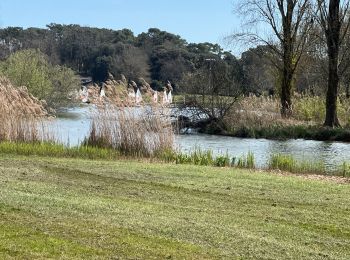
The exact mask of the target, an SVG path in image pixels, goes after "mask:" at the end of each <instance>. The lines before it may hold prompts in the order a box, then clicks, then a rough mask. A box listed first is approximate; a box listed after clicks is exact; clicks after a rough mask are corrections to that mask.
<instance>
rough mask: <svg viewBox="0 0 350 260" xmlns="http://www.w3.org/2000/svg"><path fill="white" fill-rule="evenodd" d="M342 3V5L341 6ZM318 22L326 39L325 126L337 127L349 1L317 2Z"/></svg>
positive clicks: (322, 0) (319, 0) (330, 0)
mask: <svg viewBox="0 0 350 260" xmlns="http://www.w3.org/2000/svg"><path fill="white" fill-rule="evenodd" d="M341 3H342V5H341ZM317 7H318V9H317V11H318V16H317V18H318V21H319V23H320V25H321V26H322V28H323V32H324V36H325V38H326V45H327V55H328V87H327V97H326V117H325V122H324V125H325V126H329V127H339V126H340V123H339V120H338V116H337V100H338V91H339V82H340V72H339V63H340V51H341V46H342V44H343V42H344V39H345V37H346V35H347V32H348V29H349V26H350V23H349V17H348V11H349V1H341V0H329V1H328V0H317Z"/></svg>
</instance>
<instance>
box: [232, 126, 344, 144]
mask: <svg viewBox="0 0 350 260" xmlns="http://www.w3.org/2000/svg"><path fill="white" fill-rule="evenodd" d="M225 134H226V135H229V136H236V137H242V138H266V139H281V140H286V139H291V138H294V139H308V140H318V141H343V142H350V129H349V128H327V127H321V126H306V125H295V126H279V125H273V126H270V127H258V128H256V127H241V128H237V129H231V130H230V131H229V132H227V133H225Z"/></svg>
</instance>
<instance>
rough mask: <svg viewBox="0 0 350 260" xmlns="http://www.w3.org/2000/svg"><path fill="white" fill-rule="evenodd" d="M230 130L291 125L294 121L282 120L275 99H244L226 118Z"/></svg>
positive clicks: (238, 102)
mask: <svg viewBox="0 0 350 260" xmlns="http://www.w3.org/2000/svg"><path fill="white" fill-rule="evenodd" d="M226 122H227V125H229V127H230V128H241V127H258V128H262V127H268V126H271V124H278V125H290V124H294V123H295V122H294V121H293V120H286V119H282V117H281V113H280V104H279V100H278V99H277V98H275V97H265V96H260V97H257V96H254V95H250V96H247V97H243V98H242V99H240V100H239V101H237V103H236V104H235V106H234V107H233V108H232V109H231V111H230V113H229V114H228V116H227V118H226Z"/></svg>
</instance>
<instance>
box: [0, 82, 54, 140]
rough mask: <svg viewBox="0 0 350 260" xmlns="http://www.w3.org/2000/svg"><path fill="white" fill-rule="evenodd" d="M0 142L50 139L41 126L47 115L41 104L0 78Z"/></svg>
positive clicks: (25, 92)
mask: <svg viewBox="0 0 350 260" xmlns="http://www.w3.org/2000/svg"><path fill="white" fill-rule="evenodd" d="M0 93H1V95H0V122H1V123H0V142H1V141H12V142H37V141H43V140H49V139H52V136H51V135H50V134H49V132H48V131H46V128H45V127H44V125H43V124H41V119H42V118H43V117H45V116H46V115H47V111H46V110H45V108H44V106H43V103H42V102H40V101H39V100H37V99H36V98H35V97H33V96H32V95H31V94H29V93H28V91H27V89H26V88H25V87H20V88H16V87H14V86H13V85H12V84H11V82H10V81H8V80H7V79H6V78H3V77H0Z"/></svg>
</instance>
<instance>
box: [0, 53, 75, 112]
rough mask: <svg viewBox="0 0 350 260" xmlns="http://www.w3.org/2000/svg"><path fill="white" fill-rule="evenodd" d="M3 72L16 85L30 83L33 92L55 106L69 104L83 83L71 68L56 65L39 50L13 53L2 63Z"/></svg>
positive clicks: (28, 84) (35, 95) (29, 87)
mask: <svg viewBox="0 0 350 260" xmlns="http://www.w3.org/2000/svg"><path fill="white" fill-rule="evenodd" d="M0 72H1V74H3V75H4V76H6V77H8V78H9V79H10V80H11V82H12V83H13V84H14V85H15V86H17V87H19V86H26V87H27V88H28V91H29V93H30V94H32V95H33V96H34V97H36V98H38V99H40V100H45V101H46V102H47V104H48V105H49V106H50V107H55V108H56V107H59V106H65V105H67V104H68V103H69V102H68V98H69V96H70V95H72V93H73V91H74V90H77V89H78V88H79V84H80V82H79V79H78V78H77V77H76V76H75V74H74V72H73V71H72V70H71V69H69V68H67V67H64V66H58V65H57V66H53V65H52V64H50V63H49V62H48V59H47V57H46V56H45V55H44V54H43V53H41V52H40V51H39V50H23V51H18V52H15V53H13V54H12V55H11V56H10V57H9V58H8V59H7V60H6V61H4V62H2V63H1V64H0Z"/></svg>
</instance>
